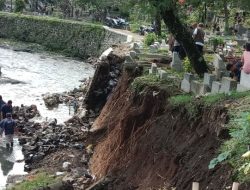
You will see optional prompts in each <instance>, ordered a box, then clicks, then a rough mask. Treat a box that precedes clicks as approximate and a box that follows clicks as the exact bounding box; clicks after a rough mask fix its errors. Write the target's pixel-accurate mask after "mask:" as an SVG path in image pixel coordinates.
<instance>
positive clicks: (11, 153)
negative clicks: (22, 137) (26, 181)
mask: <svg viewBox="0 0 250 190" xmlns="http://www.w3.org/2000/svg"><path fill="white" fill-rule="evenodd" d="M20 160H23V154H22V148H21V146H20V145H19V144H18V139H17V137H15V138H14V147H13V148H11V149H7V148H6V144H5V141H4V138H0V165H1V171H0V190H2V189H5V184H6V180H7V177H8V176H9V175H16V174H21V175H22V174H26V172H24V171H23V168H24V162H17V161H20Z"/></svg>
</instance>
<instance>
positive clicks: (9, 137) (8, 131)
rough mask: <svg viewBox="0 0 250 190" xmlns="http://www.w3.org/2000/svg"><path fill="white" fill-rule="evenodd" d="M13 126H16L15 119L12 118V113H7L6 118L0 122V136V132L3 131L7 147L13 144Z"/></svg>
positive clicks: (0, 134)
mask: <svg viewBox="0 0 250 190" xmlns="http://www.w3.org/2000/svg"><path fill="white" fill-rule="evenodd" d="M15 127H16V122H15V120H13V119H12V114H11V113H7V114H6V118H5V119H3V120H2V121H1V122H0V136H1V137H2V134H3V132H4V134H5V141H6V148H7V149H9V148H10V147H13V145H14V142H13V137H14V132H15Z"/></svg>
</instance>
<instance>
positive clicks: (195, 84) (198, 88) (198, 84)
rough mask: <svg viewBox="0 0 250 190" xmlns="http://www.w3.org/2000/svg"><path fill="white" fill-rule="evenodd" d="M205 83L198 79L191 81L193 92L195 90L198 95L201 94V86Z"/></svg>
mask: <svg viewBox="0 0 250 190" xmlns="http://www.w3.org/2000/svg"><path fill="white" fill-rule="evenodd" d="M202 86H203V84H202V83H201V82H199V81H197V80H192V81H191V92H193V93H194V94H196V95H199V94H201V88H202Z"/></svg>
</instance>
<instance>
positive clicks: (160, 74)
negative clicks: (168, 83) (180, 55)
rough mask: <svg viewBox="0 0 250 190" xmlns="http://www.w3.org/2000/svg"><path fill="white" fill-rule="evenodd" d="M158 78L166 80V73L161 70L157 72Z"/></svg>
mask: <svg viewBox="0 0 250 190" xmlns="http://www.w3.org/2000/svg"><path fill="white" fill-rule="evenodd" d="M159 76H160V79H162V80H167V79H168V73H167V72H166V71H164V70H162V69H161V70H160V71H159Z"/></svg>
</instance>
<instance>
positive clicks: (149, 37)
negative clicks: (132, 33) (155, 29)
mask: <svg viewBox="0 0 250 190" xmlns="http://www.w3.org/2000/svg"><path fill="white" fill-rule="evenodd" d="M156 39H157V36H156V34H155V33H149V34H147V35H146V36H145V39H144V44H145V45H146V46H150V45H152V44H153V43H154V42H155V41H156Z"/></svg>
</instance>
